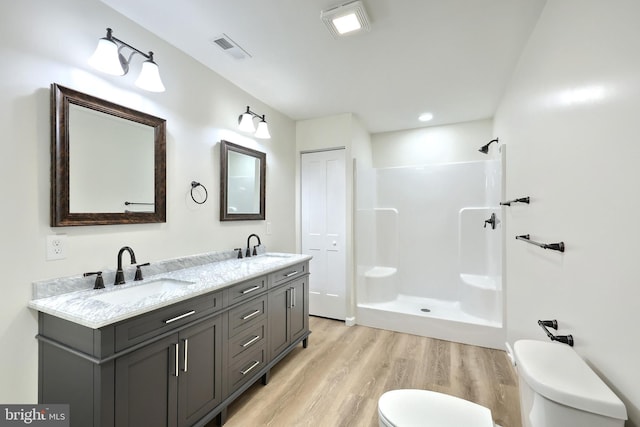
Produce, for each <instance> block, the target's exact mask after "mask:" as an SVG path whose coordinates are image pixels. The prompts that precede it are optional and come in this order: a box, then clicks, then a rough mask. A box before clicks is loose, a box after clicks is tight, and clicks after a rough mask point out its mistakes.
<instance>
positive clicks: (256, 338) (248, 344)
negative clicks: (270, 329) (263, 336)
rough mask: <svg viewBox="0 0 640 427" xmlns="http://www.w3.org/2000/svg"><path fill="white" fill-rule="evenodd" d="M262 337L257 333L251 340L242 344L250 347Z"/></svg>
mask: <svg viewBox="0 0 640 427" xmlns="http://www.w3.org/2000/svg"><path fill="white" fill-rule="evenodd" d="M259 339H260V335H256V336H255V337H253V338H251V339H250V340H249V341H247V342H246V343H244V344H241V345H242V347H249V346H250V345H251V344H253V343H254V342H256V341H258V340H259Z"/></svg>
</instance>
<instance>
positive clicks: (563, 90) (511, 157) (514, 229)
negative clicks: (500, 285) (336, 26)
mask: <svg viewBox="0 0 640 427" xmlns="http://www.w3.org/2000/svg"><path fill="white" fill-rule="evenodd" d="M639 19H640V3H639V2H638V1H636V0H611V1H606V2H604V1H601V0H550V1H548V2H547V5H546V8H545V9H544V11H543V13H542V15H541V17H540V21H539V23H538V25H537V27H536V29H535V31H534V32H533V34H532V36H531V39H530V40H529V43H528V45H527V47H526V49H525V51H524V52H523V55H522V57H521V60H520V63H519V66H518V69H517V71H516V72H515V74H514V77H513V80H512V82H511V84H510V86H509V88H508V90H507V92H506V94H505V96H504V99H503V100H502V102H501V104H500V107H499V110H498V113H497V114H496V117H495V135H496V136H499V137H500V141H501V142H504V143H506V144H507V146H508V150H507V161H506V165H507V174H506V175H507V176H506V194H507V197H521V196H531V204H530V205H528V206H527V205H520V206H514V207H511V208H505V224H506V233H507V239H506V241H507V246H506V253H507V255H506V256H507V283H506V290H507V327H508V339H509V341H510V342H513V341H514V340H517V339H520V338H535V339H546V338H545V336H544V335H543V331H542V330H540V328H539V327H538V326H537V320H538V319H554V318H555V319H557V320H558V322H559V325H560V330H559V333H560V334H568V333H571V334H572V335H573V336H574V338H575V342H576V344H575V349H576V350H577V351H578V352H579V353H580V354H581V355H582V356H583V357H584V358H585V359H586V360H587V362H588V363H589V364H590V365H591V366H592V367H593V368H594V369H595V370H596V372H598V373H599V374H600V375H601V376H602V377H603V378H604V379H605V381H606V382H607V383H608V384H609V385H610V386H611V387H612V389H613V390H614V391H615V392H616V393H617V394H618V395H619V396H620V397H621V398H622V399H623V401H624V402H625V404H626V406H627V410H628V412H629V414H630V419H631V421H629V422H628V423H627V426H637V425H640V410H639V407H640V386H639V384H640V369H639V367H638V360H639V354H640V340H639V339H638V332H637V327H638V325H639V324H640V310H638V307H639V300H640V281H639V280H638V258H639V256H640V251H639V250H638V242H639V241H640V221H639V220H638V212H639V211H640V198H638V197H637V194H636V193H637V187H638V183H639V182H640V168H639V167H638V162H639V161H640V144H639V143H638V135H639V134H640V121H639V120H638V114H639V112H640V25H638V21H639ZM525 233H530V234H531V236H532V238H533V239H538V240H540V241H543V242H557V241H564V242H565V244H566V252H565V253H564V254H561V253H558V252H552V251H544V250H542V249H539V248H536V247H534V246H532V245H527V244H526V243H523V242H519V241H516V240H515V239H514V238H513V237H514V236H516V235H518V234H525Z"/></svg>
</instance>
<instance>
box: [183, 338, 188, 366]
mask: <svg viewBox="0 0 640 427" xmlns="http://www.w3.org/2000/svg"><path fill="white" fill-rule="evenodd" d="M183 341H184V369H183V371H184V372H187V363H188V362H187V361H188V360H189V340H188V339H187V338H185V339H184V340H183Z"/></svg>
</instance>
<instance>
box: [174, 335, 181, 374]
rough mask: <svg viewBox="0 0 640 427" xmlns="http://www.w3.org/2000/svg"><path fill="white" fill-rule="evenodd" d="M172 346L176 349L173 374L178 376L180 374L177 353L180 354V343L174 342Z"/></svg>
mask: <svg viewBox="0 0 640 427" xmlns="http://www.w3.org/2000/svg"><path fill="white" fill-rule="evenodd" d="M174 346H175V347H174V348H175V351H176V373H175V374H174V375H175V376H176V377H178V376H180V361H179V360H178V359H179V357H178V355H179V354H180V343H175V344H174Z"/></svg>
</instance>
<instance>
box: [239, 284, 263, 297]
mask: <svg viewBox="0 0 640 427" xmlns="http://www.w3.org/2000/svg"><path fill="white" fill-rule="evenodd" d="M258 289H260V285H256V286H254V287H252V288H249V289H245V290H244V291H242V295H246V294H248V293H251V292H253V291H257V290H258Z"/></svg>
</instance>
